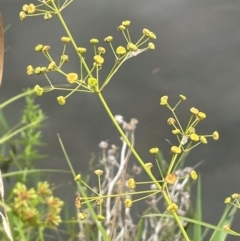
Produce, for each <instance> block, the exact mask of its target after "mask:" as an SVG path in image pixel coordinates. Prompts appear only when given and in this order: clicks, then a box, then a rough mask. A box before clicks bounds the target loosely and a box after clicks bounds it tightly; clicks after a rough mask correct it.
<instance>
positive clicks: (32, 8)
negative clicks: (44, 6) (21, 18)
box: [27, 3, 36, 14]
mask: <svg viewBox="0 0 240 241" xmlns="http://www.w3.org/2000/svg"><path fill="white" fill-rule="evenodd" d="M35 11H36V6H35V5H34V4H32V3H30V4H29V5H28V8H27V12H28V14H32V13H35Z"/></svg>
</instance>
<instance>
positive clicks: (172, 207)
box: [167, 203, 178, 213]
mask: <svg viewBox="0 0 240 241" xmlns="http://www.w3.org/2000/svg"><path fill="white" fill-rule="evenodd" d="M167 210H168V212H171V213H176V212H177V211H178V205H177V204H176V203H171V204H170V205H169V206H168V207H167Z"/></svg>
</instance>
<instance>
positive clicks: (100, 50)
mask: <svg viewBox="0 0 240 241" xmlns="http://www.w3.org/2000/svg"><path fill="white" fill-rule="evenodd" d="M98 53H99V54H105V53H106V49H105V48H103V47H98Z"/></svg>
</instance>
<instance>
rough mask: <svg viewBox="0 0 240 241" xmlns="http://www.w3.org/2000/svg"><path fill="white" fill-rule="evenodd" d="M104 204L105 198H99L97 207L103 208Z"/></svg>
mask: <svg viewBox="0 0 240 241" xmlns="http://www.w3.org/2000/svg"><path fill="white" fill-rule="evenodd" d="M103 203H104V199H103V198H98V199H97V201H96V205H97V206H101V205H102V204H103Z"/></svg>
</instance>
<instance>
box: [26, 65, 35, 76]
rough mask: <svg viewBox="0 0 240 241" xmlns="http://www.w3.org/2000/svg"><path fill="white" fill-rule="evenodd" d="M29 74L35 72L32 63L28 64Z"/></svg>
mask: <svg viewBox="0 0 240 241" xmlns="http://www.w3.org/2000/svg"><path fill="white" fill-rule="evenodd" d="M27 74H28V75H32V74H34V68H33V66H32V65H28V66H27Z"/></svg>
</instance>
